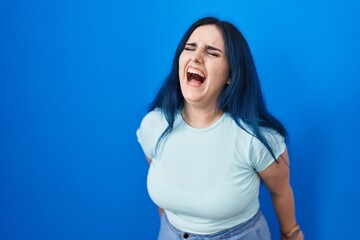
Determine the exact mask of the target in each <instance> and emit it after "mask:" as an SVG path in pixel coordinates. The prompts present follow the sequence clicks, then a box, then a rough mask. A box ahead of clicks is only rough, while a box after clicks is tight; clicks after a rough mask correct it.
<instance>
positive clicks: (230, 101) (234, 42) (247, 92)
mask: <svg viewBox="0 0 360 240" xmlns="http://www.w3.org/2000/svg"><path fill="white" fill-rule="evenodd" d="M202 25H214V26H216V27H217V28H218V29H219V30H220V32H221V33H222V36H223V40H224V44H225V51H226V56H227V61H228V64H229V68H230V82H231V84H229V85H226V86H225V87H224V89H223V91H222V93H221V94H220V96H219V98H218V100H217V104H218V108H219V109H220V110H222V111H223V112H227V113H228V114H230V116H231V117H232V118H233V119H234V121H235V122H236V124H237V125H238V126H239V127H241V128H242V129H244V130H245V131H247V132H249V133H250V134H252V135H253V136H255V137H256V138H258V139H259V140H260V141H261V142H262V143H263V144H264V146H265V147H266V148H267V149H268V151H269V152H270V153H271V155H272V157H273V158H274V159H275V160H276V157H275V155H274V152H273V150H272V149H271V147H270V145H269V143H268V141H267V139H266V138H265V137H264V135H263V133H262V131H261V128H264V127H265V128H270V129H274V130H276V131H277V132H278V133H279V134H280V135H282V136H283V137H284V138H285V139H286V138H287V132H286V129H285V127H284V126H283V125H282V124H281V122H280V121H279V120H277V119H276V118H275V117H273V116H272V115H271V114H270V113H269V112H268V110H267V108H266V104H265V101H264V97H263V94H262V91H261V86H260V81H259V77H258V74H257V71H256V68H255V63H254V60H253V57H252V54H251V51H250V48H249V46H248V44H247V42H246V40H245V38H244V36H243V35H242V34H241V32H240V31H239V30H238V29H237V28H236V27H235V26H234V25H233V24H231V23H229V22H226V21H221V20H219V19H217V18H215V17H205V18H202V19H200V20H198V21H196V22H195V23H193V24H192V25H191V26H190V27H189V29H188V30H187V31H186V32H185V34H184V36H183V37H182V39H181V41H180V43H179V45H178V47H177V49H176V52H175V56H174V60H173V64H172V68H171V71H170V73H169V75H168V76H167V78H166V79H165V82H164V83H163V85H162V87H161V88H160V90H159V92H158V93H157V95H156V97H155V99H154V100H153V102H152V103H151V104H150V106H149V111H152V110H154V109H155V108H160V109H161V111H162V113H163V114H164V116H165V118H166V121H167V122H168V124H169V125H168V127H167V128H166V129H165V131H164V132H163V133H162V135H161V136H160V138H159V140H158V144H157V146H158V145H159V144H160V142H161V140H162V139H164V138H165V137H166V136H167V135H168V134H169V133H170V132H171V131H172V129H173V126H174V121H175V116H176V114H177V112H178V111H179V110H180V109H181V108H182V107H183V105H184V97H183V95H182V93H181V89H180V81H179V75H178V74H179V73H178V72H179V57H180V54H181V53H182V51H183V49H184V47H185V44H186V42H187V40H188V39H189V37H190V35H191V34H192V32H193V31H194V30H195V29H196V28H197V27H199V26H202ZM243 123H244V124H246V126H244V125H243ZM247 129H249V130H247Z"/></svg>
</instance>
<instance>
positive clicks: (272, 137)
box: [136, 109, 286, 234]
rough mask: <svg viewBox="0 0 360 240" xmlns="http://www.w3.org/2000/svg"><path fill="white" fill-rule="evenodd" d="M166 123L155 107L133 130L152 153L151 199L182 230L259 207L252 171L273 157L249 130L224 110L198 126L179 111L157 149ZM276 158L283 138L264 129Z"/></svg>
mask: <svg viewBox="0 0 360 240" xmlns="http://www.w3.org/2000/svg"><path fill="white" fill-rule="evenodd" d="M167 126H168V123H167V122H166V119H165V116H164V115H163V114H162V112H161V111H160V110H159V109H156V110H154V111H152V112H150V113H148V114H147V115H146V116H145V117H144V119H143V120H142V122H141V126H140V128H139V129H138V130H137V132H136V134H137V137H138V141H139V143H140V144H141V146H142V148H143V150H144V152H145V154H146V155H147V156H148V157H150V158H151V159H152V163H151V165H150V168H149V172H148V178H147V187H148V192H149V195H150V197H151V199H152V200H153V201H154V202H155V203H156V204H157V205H158V206H159V207H161V208H163V209H164V210H165V212H166V214H167V217H168V219H169V221H170V223H171V224H172V225H174V226H175V227H176V228H178V229H181V230H182V231H185V232H190V233H197V234H212V233H215V232H219V231H222V230H225V229H228V228H231V227H233V226H235V225H238V224H240V223H243V222H245V221H247V220H248V219H250V218H251V217H252V216H254V215H255V214H256V213H257V211H258V209H259V200H258V195H259V185H260V178H259V176H258V174H257V172H261V171H262V170H264V169H265V168H266V167H268V166H269V165H270V164H271V163H272V162H273V161H274V159H273V158H272V156H271V154H270V152H269V151H268V150H267V149H266V147H265V146H264V145H263V144H262V143H261V142H260V141H259V140H258V139H257V138H256V137H254V136H252V135H251V134H249V133H248V132H246V131H245V130H243V129H241V128H240V127H239V126H238V125H237V124H236V123H235V121H234V120H233V119H232V118H231V116H230V115H229V114H227V113H224V114H223V115H222V117H221V118H220V119H218V120H217V121H216V122H215V123H213V124H212V125H211V126H209V127H207V128H203V129H198V128H193V127H191V126H189V125H188V124H187V123H186V122H185V121H184V119H183V118H182V116H181V114H180V113H178V114H177V115H176V118H175V122H174V127H173V130H172V131H171V133H170V134H169V135H168V136H167V137H166V138H165V140H164V141H163V142H162V144H161V145H160V147H159V148H158V150H157V151H156V144H157V141H158V139H159V137H160V135H161V134H162V133H163V131H164V130H165V129H166V127H167ZM263 134H264V136H265V137H266V138H267V140H268V142H269V144H270V146H271V147H272V149H273V151H274V154H275V156H276V158H278V156H279V155H280V154H281V153H283V152H284V150H285V147H286V146H285V143H284V138H283V137H282V136H281V135H280V134H278V133H277V132H276V131H274V130H270V129H263Z"/></svg>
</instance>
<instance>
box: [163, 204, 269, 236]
mask: <svg viewBox="0 0 360 240" xmlns="http://www.w3.org/2000/svg"><path fill="white" fill-rule="evenodd" d="M183 239H187V240H220V239H222V240H271V237H270V231H269V227H268V225H267V222H266V219H265V218H264V216H263V214H262V213H261V212H260V211H259V212H258V213H256V214H255V216H253V217H252V218H250V219H249V220H248V221H246V222H244V223H241V224H239V225H236V226H235V227H232V228H229V229H225V230H223V231H220V232H217V233H213V234H205V235H202V234H193V233H186V232H183V231H181V230H179V229H177V228H175V227H174V226H173V225H171V223H170V222H169V220H168V219H167V217H166V214H165V213H164V214H163V216H162V218H161V226H160V232H159V236H158V240H183Z"/></svg>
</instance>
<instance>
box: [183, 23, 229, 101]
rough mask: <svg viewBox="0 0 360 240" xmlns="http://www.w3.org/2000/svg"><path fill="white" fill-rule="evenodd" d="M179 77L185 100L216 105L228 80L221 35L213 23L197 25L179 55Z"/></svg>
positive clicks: (227, 68)
mask: <svg viewBox="0 0 360 240" xmlns="http://www.w3.org/2000/svg"><path fill="white" fill-rule="evenodd" d="M179 79H180V87H181V92H182V94H183V96H184V99H185V104H191V105H194V106H198V107H216V102H217V99H218V97H219V95H220V93H221V91H222V90H223V88H224V86H225V84H227V82H228V81H229V65H228V63H227V57H226V54H225V45H224V41H223V38H222V35H221V33H220V31H219V30H218V28H217V27H216V26H214V25H203V26H200V27H198V28H196V29H195V30H194V31H193V33H192V34H191V35H190V37H189V39H188V41H187V42H186V45H185V48H184V50H183V51H182V53H181V54H180V57H179Z"/></svg>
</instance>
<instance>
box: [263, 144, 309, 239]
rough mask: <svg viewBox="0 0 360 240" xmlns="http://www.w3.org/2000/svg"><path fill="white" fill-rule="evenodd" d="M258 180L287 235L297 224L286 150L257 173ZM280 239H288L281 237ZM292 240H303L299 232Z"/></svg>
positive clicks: (282, 229)
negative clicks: (266, 192)
mask: <svg viewBox="0 0 360 240" xmlns="http://www.w3.org/2000/svg"><path fill="white" fill-rule="evenodd" d="M259 176H260V178H261V179H262V180H263V182H264V183H265V185H266V187H267V188H268V189H269V191H270V194H271V200H272V203H273V205H274V209H275V212H276V215H277V218H278V220H279V225H280V230H281V232H282V233H289V232H290V231H291V230H292V229H293V228H294V227H295V226H296V224H297V222H296V217H295V203H294V195H293V191H292V189H291V186H290V169H289V157H288V153H287V150H286V149H285V151H284V153H283V154H281V155H280V156H279V158H278V162H273V163H272V164H271V165H270V166H269V167H267V168H266V169H265V170H264V171H262V172H259ZM281 239H284V240H285V239H288V238H286V237H283V236H282V237H281ZM290 239H293V240H302V239H304V235H303V233H302V232H301V231H300V232H299V234H297V235H296V236H295V237H293V238H290Z"/></svg>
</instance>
